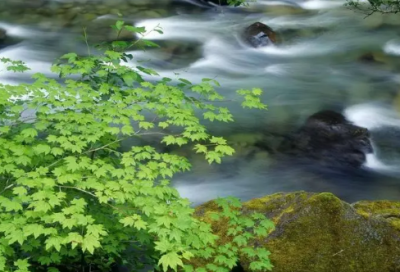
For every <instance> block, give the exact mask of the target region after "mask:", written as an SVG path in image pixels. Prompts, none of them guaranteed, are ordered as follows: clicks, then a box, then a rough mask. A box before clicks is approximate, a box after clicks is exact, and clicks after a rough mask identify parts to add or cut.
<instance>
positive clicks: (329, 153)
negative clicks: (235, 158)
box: [279, 110, 373, 168]
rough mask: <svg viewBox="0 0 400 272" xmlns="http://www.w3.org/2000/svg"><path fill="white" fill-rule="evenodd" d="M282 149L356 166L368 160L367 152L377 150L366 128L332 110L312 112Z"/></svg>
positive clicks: (329, 162) (328, 163)
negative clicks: (373, 146) (373, 147)
mask: <svg viewBox="0 0 400 272" xmlns="http://www.w3.org/2000/svg"><path fill="white" fill-rule="evenodd" d="M279 150H280V151H281V152H283V153H286V154H289V155H292V156H296V157H302V158H307V159H312V160H313V161H316V162H318V163H320V164H322V165H324V166H339V167H342V166H344V167H355V168H358V167H360V166H361V165H362V164H363V163H364V162H365V159H366V154H368V153H372V152H373V149H372V145H371V142H370V138H369V131H368V130H367V129H366V128H362V127H359V126H356V125H353V124H352V123H350V122H349V121H348V120H346V118H345V117H344V116H343V115H342V114H340V113H337V112H334V111H329V110H326V111H320V112H317V113H315V114H313V115H312V116H310V117H309V118H308V119H307V121H306V123H305V124H304V125H303V126H302V127H301V128H300V130H299V131H297V132H295V133H294V134H293V135H291V136H290V137H288V138H287V139H286V140H285V141H284V142H283V143H282V145H281V147H280V148H279Z"/></svg>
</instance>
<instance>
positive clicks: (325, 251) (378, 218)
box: [197, 192, 400, 272]
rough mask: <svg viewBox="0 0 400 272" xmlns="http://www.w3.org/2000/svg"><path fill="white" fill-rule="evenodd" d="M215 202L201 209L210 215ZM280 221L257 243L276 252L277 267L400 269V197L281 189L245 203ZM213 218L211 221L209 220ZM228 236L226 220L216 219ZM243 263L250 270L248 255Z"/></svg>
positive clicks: (284, 271)
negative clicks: (359, 197)
mask: <svg viewBox="0 0 400 272" xmlns="http://www.w3.org/2000/svg"><path fill="white" fill-rule="evenodd" d="M216 210H217V207H216V205H215V204H214V203H213V202H209V203H206V204H204V205H201V206H199V207H198V208H197V215H198V216H199V217H202V218H204V219H205V220H207V221H208V219H207V216H208V214H210V213H211V212H212V211H216ZM243 210H244V211H245V212H249V211H257V212H262V213H263V214H265V215H266V216H267V217H269V218H270V219H272V220H273V221H274V223H275V224H276V228H275V230H274V231H272V232H271V233H270V235H269V236H268V237H267V238H266V239H263V240H259V241H255V244H257V245H259V246H263V247H265V248H267V249H268V250H270V251H271V253H272V254H271V256H270V258H271V261H272V263H273V264H274V266H275V267H274V269H273V271H274V272H303V271H304V272H313V271H315V272H324V271H332V272H353V271H354V272H356V271H357V272H361V271H362V272H377V271H379V272H385V271H388V272H389V271H390V272H394V271H400V202H390V201H362V202H358V203H355V204H353V205H351V204H348V203H346V202H343V201H341V200H340V199H339V198H337V197H336V196H334V195H332V194H331V193H319V194H314V193H306V192H295V193H278V194H273V195H270V196H266V197H263V198H259V199H253V200H251V201H248V202H246V203H244V205H243ZM209 222H211V221H209ZM213 224H214V225H213V230H214V231H215V232H216V233H217V234H218V235H220V236H223V237H224V234H225V231H226V226H224V224H225V223H224V222H219V223H218V224H216V223H213ZM241 264H242V266H243V267H244V269H245V271H249V269H248V263H247V262H246V260H245V259H244V258H242V259H241Z"/></svg>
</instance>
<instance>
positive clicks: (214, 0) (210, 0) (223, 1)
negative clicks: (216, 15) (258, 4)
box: [201, 0, 241, 7]
mask: <svg viewBox="0 0 400 272" xmlns="http://www.w3.org/2000/svg"><path fill="white" fill-rule="evenodd" d="M201 2H203V3H207V4H211V5H218V6H228V5H232V6H235V7H237V6H240V4H241V3H240V2H235V3H233V4H230V3H229V1H228V0H201Z"/></svg>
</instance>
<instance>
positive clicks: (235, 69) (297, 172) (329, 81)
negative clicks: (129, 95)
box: [0, 0, 400, 203]
mask: <svg viewBox="0 0 400 272" xmlns="http://www.w3.org/2000/svg"><path fill="white" fill-rule="evenodd" d="M53 1H54V3H55V4H57V2H71V3H72V2H73V1H55V0H53ZM99 1H100V0H99ZM86 2H90V1H82V3H86ZM92 2H93V5H96V3H97V2H96V1H92ZM94 2H96V3H94ZM117 2H118V3H120V4H115V5H114V6H112V3H114V2H113V0H109V4H110V8H109V10H110V12H109V14H107V12H106V13H105V14H101V12H97V13H96V14H95V16H94V18H93V19H92V20H93V22H90V24H93V23H96V24H95V27H94V31H93V33H94V34H95V35H99V36H100V37H102V36H104V37H105V36H106V35H108V34H106V33H105V32H103V31H104V28H102V27H100V25H97V23H98V22H99V21H101V20H104V18H109V17H113V18H115V17H116V15H115V9H117V11H118V10H119V11H120V12H122V13H123V18H124V20H126V21H127V22H130V23H134V24H135V25H137V26H145V27H146V28H147V29H152V28H154V27H155V26H157V25H160V26H161V27H162V28H163V30H164V34H162V35H161V34H159V33H156V32H152V33H151V34H149V35H148V36H147V37H146V38H147V39H150V40H154V41H156V42H159V43H160V44H162V45H163V46H162V47H161V49H156V50H149V51H146V52H133V53H134V54H135V60H134V61H133V62H132V63H131V64H132V65H134V64H135V63H141V65H143V62H145V63H146V65H148V66H151V67H153V68H155V69H156V70H157V71H159V72H160V77H164V76H167V77H171V78H173V79H176V78H178V77H184V78H186V79H188V80H191V81H192V82H198V81H200V80H201V78H203V77H206V78H216V79H217V80H218V81H219V82H220V83H221V84H222V86H223V87H222V88H221V89H220V91H221V92H222V93H223V94H224V95H226V96H227V97H228V98H235V90H237V89H240V88H251V87H260V88H262V89H263V90H264V94H263V101H264V102H266V103H267V104H268V105H269V110H268V111H267V112H261V111H253V110H250V111H248V110H246V111H244V110H242V109H241V108H240V107H239V106H238V103H231V104H229V107H230V108H231V110H232V111H233V112H234V114H235V119H236V122H235V123H233V124H229V125H226V126H225V125H224V126H221V125H219V124H214V125H213V124H210V129H211V130H212V131H213V132H214V133H217V134H222V135H234V134H237V133H250V134H251V133H264V134H265V135H272V134H278V135H283V134H285V133H288V132H290V131H293V130H295V129H297V128H298V127H299V126H300V125H301V124H302V122H303V121H304V120H305V119H306V118H307V117H308V116H309V115H311V114H313V113H315V112H316V111H318V110H322V109H334V110H337V111H342V112H343V113H344V114H345V115H346V117H347V118H348V119H349V120H351V121H353V122H354V123H356V124H357V125H360V126H364V127H367V128H368V129H370V130H371V134H372V139H373V142H374V146H375V150H376V152H375V154H374V155H371V156H368V158H367V163H366V165H365V167H364V169H362V170H360V171H359V172H357V173H340V172H339V173H338V172H335V171H333V172H329V170H328V171H325V170H324V171H322V172H324V173H323V174H316V172H315V171H309V170H310V168H309V165H307V167H304V165H301V164H299V163H298V162H295V161H291V162H287V161H286V162H279V160H277V159H276V158H274V157H272V156H270V155H268V154H266V153H265V152H264V153H263V152H261V151H260V150H257V151H256V152H255V155H254V154H253V155H254V156H252V157H251V156H250V158H249V157H245V156H244V155H243V156H242V155H241V153H240V152H239V155H237V156H236V157H235V158H233V159H227V160H226V161H225V162H224V163H223V164H222V165H221V166H208V165H207V164H205V163H203V162H201V160H200V159H199V158H197V157H191V159H193V163H194V169H193V171H192V172H190V173H188V174H184V175H180V176H178V177H177V178H176V179H175V181H174V184H175V186H176V187H177V188H178V189H179V191H180V192H181V193H182V194H183V195H184V196H187V197H189V198H190V199H191V200H192V201H193V202H194V203H200V202H203V201H205V200H208V199H211V198H214V197H217V196H224V195H236V196H239V197H241V198H243V199H249V198H252V197H257V196H262V195H265V194H270V193H273V192H278V191H294V190H301V189H304V190H310V191H331V192H334V193H336V194H338V195H339V196H341V197H343V198H345V199H347V200H349V201H355V200H358V199H377V198H387V199H398V198H399V197H400V183H399V182H400V180H398V173H399V171H400V166H399V164H398V161H399V159H400V138H398V137H397V136H398V133H397V131H400V117H399V113H398V111H397V110H398V107H400V105H399V102H395V101H397V100H398V99H399V98H396V97H397V96H398V91H399V90H400V89H399V83H400V76H399V74H400V24H399V23H398V21H400V18H399V17H393V16H392V17H391V16H381V15H373V16H370V17H368V18H364V17H365V16H363V15H362V14H358V13H354V12H353V11H350V10H348V9H346V8H345V7H343V4H344V2H343V1H341V0H331V1H323V0H311V1H306V0H303V1H300V0H289V1H267V0H259V1H257V3H254V4H251V5H250V6H249V7H247V8H227V7H224V8H221V7H207V4H206V3H205V2H202V1H199V0H181V1H174V2H172V1H167V0H166V1H161V2H155V1H149V2H148V3H147V4H146V2H145V4H143V6H144V8H143V11H142V13H140V14H148V17H149V18H140V16H137V14H139V12H138V13H136V15H134V14H131V12H125V13H124V12H123V11H124V10H125V4H124V3H125V2H126V1H124V0H118V1H117ZM130 2H135V1H130ZM138 2H143V1H138ZM115 3H116V2H115ZM61 4H62V3H61ZM57 5H58V4H57ZM79 5H80V4H78V3H75V4H74V6H73V7H70V9H73V8H79V7H80V6H79ZM81 5H82V9H83V10H88V8H87V7H86V6H84V4H81ZM99 5H100V4H99ZM121 7H122V8H121ZM126 7H128V4H126ZM118 8H119V9H118ZM131 8H132V7H131ZM132 9H135V7H133V8H132ZM137 9H138V8H137ZM66 10H67V11H63V13H62V14H68V9H66ZM159 10H162V11H165V12H164V13H162V15H160V14H161V12H159ZM0 11H1V10H0ZM133 11H134V10H133ZM133 11H132V12H133ZM156 11H157V12H159V13H158V14H159V15H158V16H153V15H154V14H153V13H154V12H156ZM85 12H86V13H85ZM85 12H83V13H82V11H81V13H82V14H83V15H82V16H84V15H85V14H86V15H87V14H91V13H90V12H91V11H90V10H89V11H85ZM145 12H147V13H145ZM150 12H153V13H150ZM152 14H153V15H152ZM16 16H17V15H15V17H16ZM18 16H22V17H23V16H28V15H24V14H20V15H18ZM29 16H31V15H29ZM62 16H64V17H65V16H66V15H62ZM395 16H398V15H395ZM64 17H62V18H64ZM86 17H90V16H86ZM142 17H143V16H142ZM144 17H146V16H144ZM74 18H76V17H74ZM96 18H97V19H96ZM396 18H397V20H396ZM12 19H13V18H11V19H7V20H5V19H2V18H1V17H0V27H1V28H4V29H6V30H7V34H8V35H10V36H13V37H17V38H22V42H20V43H18V44H16V45H13V46H9V47H6V48H3V49H1V50H0V56H5V57H9V58H12V59H22V60H24V61H26V62H27V64H28V65H29V66H30V67H31V68H32V70H33V71H35V72H45V73H48V69H49V67H50V64H51V61H52V60H53V59H54V58H56V57H57V56H59V55H60V54H62V53H66V52H68V51H71V50H74V51H78V52H85V45H84V43H83V42H82V41H81V40H79V35H80V32H79V31H78V30H77V29H76V28H74V27H72V26H70V24H68V23H65V26H58V27H55V25H57V24H55V23H54V22H58V21H57V18H56V19H54V18H53V17H51V16H50V17H45V16H37V19H36V22H35V23H29V24H27V23H18V20H17V18H16V20H12ZM19 19H20V18H19ZM255 21H259V22H262V23H265V24H267V25H269V26H270V27H271V28H273V29H274V30H275V31H276V32H277V33H278V34H279V35H280V37H281V39H282V42H281V44H278V45H275V46H271V47H266V48H261V49H253V48H249V47H248V46H247V45H246V44H244V43H243V42H242V41H241V39H240V32H241V31H242V30H243V29H244V28H245V27H246V26H248V25H250V24H252V23H253V22H255ZM171 52H172V53H171ZM174 52H175V53H174ZM176 52H177V53H176ZM370 53H371V54H372V56H373V58H374V59H375V61H365V60H361V59H360V58H361V57H362V56H364V55H366V54H370ZM176 74H179V75H178V76H176ZM27 75H28V76H29V73H28V74H27ZM25 80H28V77H22V76H16V75H15V74H13V73H7V72H5V71H2V73H1V74H0V81H2V82H7V83H16V82H20V81H25ZM396 99H397V100H396ZM271 141H274V139H272V140H271ZM249 149H251V147H249ZM260 154H261V155H260ZM397 154H399V156H398V155H397ZM311 168H312V165H311ZM317 172H318V171H317Z"/></svg>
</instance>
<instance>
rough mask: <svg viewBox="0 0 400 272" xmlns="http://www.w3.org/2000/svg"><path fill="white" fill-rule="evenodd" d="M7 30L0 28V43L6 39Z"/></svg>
mask: <svg viewBox="0 0 400 272" xmlns="http://www.w3.org/2000/svg"><path fill="white" fill-rule="evenodd" d="M6 35H7V31H6V30H5V29H2V28H0V43H1V41H3V40H5V39H6Z"/></svg>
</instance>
